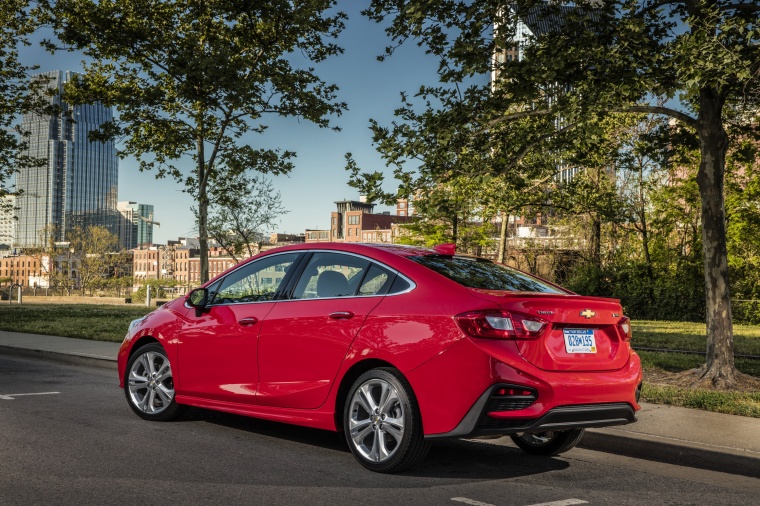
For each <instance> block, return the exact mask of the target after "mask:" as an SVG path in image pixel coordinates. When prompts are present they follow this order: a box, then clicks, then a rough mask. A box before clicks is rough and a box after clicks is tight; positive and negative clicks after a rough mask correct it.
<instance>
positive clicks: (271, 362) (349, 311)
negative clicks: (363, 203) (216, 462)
mask: <svg viewBox="0 0 760 506" xmlns="http://www.w3.org/2000/svg"><path fill="white" fill-rule="evenodd" d="M304 262H306V260H305V259H304ZM393 277H394V274H393V273H391V272H390V271H388V270H387V269H384V268H382V267H380V266H378V265H377V264H375V263H373V262H371V261H370V260H369V259H367V258H364V257H360V256H357V255H349V254H345V253H336V252H315V253H314V254H313V255H312V256H311V258H310V259H309V260H308V263H307V265H306V267H305V269H304V270H303V273H302V274H301V276H300V278H299V279H298V280H297V282H296V280H294V281H293V285H294V288H293V290H292V294H290V299H289V300H283V301H281V302H278V303H277V305H276V306H275V307H274V309H273V310H272V311H271V312H270V313H269V315H268V316H267V318H266V321H265V322H264V323H263V325H262V328H261V333H260V335H259V375H260V385H259V394H258V399H259V402H260V403H261V404H262V405H267V406H278V407H287V408H300V409H312V408H317V407H319V406H321V405H322V404H323V403H324V401H325V399H326V398H327V395H328V393H329V391H330V387H331V385H332V382H333V380H334V379H335V377H336V375H337V373H338V370H339V369H340V366H341V364H342V362H343V359H344V358H345V356H346V353H347V352H348V349H349V347H350V346H351V343H352V342H353V340H354V338H355V337H356V335H357V333H358V332H359V329H360V328H361V326H362V324H363V323H364V320H365V319H366V317H367V315H368V314H369V313H370V312H371V311H372V309H373V308H374V307H375V306H377V304H378V303H379V302H380V300H382V293H383V290H385V291H387V285H389V284H390V283H392V281H393V279H392V278H393Z"/></svg>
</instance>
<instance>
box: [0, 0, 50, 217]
mask: <svg viewBox="0 0 760 506" xmlns="http://www.w3.org/2000/svg"><path fill="white" fill-rule="evenodd" d="M33 3H34V2H31V1H29V0H7V1H4V2H2V3H1V4H0V26H2V29H1V30H0V90H2V91H1V92H0V199H2V197H4V196H5V195H7V194H9V193H12V192H11V191H10V188H9V187H8V183H7V182H8V180H9V179H10V176H11V175H12V174H13V173H14V172H17V171H19V170H23V169H25V168H28V167H34V166H38V165H41V164H44V163H45V162H46V161H45V160H39V159H36V158H34V157H31V156H29V155H28V153H27V152H26V148H27V142H26V138H27V137H28V135H29V133H28V132H24V131H22V130H21V127H20V125H19V124H18V119H19V117H20V116H21V115H22V114H25V113H30V112H43V111H44V110H45V107H46V104H45V100H44V97H43V96H42V94H41V93H39V90H41V89H42V86H43V84H44V83H42V82H41V81H40V80H31V79H30V76H29V74H30V72H31V71H33V70H34V69H35V68H36V67H30V66H26V65H23V64H22V63H21V61H20V60H19V52H18V47H19V45H28V44H29V41H28V36H29V35H30V34H31V33H33V32H34V31H35V30H36V29H37V27H38V26H39V24H40V22H41V18H40V15H41V12H40V10H39V9H37V8H32V7H31V5H32V4H33ZM5 205H7V203H6V202H5V201H3V200H0V206H5ZM0 211H9V209H0Z"/></svg>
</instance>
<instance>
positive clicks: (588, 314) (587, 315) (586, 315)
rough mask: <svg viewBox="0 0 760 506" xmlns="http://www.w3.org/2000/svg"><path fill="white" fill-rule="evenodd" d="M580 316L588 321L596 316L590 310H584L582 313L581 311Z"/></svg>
mask: <svg viewBox="0 0 760 506" xmlns="http://www.w3.org/2000/svg"><path fill="white" fill-rule="evenodd" d="M581 316H582V317H584V318H586V319H587V320H588V319H589V318H593V317H594V316H596V313H595V312H593V311H591V310H590V309H584V310H583V311H581Z"/></svg>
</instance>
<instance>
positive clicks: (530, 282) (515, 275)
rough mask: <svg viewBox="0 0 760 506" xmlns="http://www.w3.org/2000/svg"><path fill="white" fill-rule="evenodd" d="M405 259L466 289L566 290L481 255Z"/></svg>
mask: <svg viewBox="0 0 760 506" xmlns="http://www.w3.org/2000/svg"><path fill="white" fill-rule="evenodd" d="M408 258H409V259H410V260H413V261H415V262H417V263H418V264H421V265H424V266H425V267H427V268H429V269H432V270H434V271H435V272H437V273H439V274H443V275H444V276H446V277H447V278H449V279H452V280H454V281H456V282H457V283H459V284H460V285H464V286H466V287H468V288H481V289H483V290H506V291H511V292H539V293H567V292H565V291H563V290H561V289H559V288H555V287H553V286H552V285H549V284H547V283H545V282H544V281H541V280H540V279H538V278H534V277H533V276H529V275H528V274H525V273H522V272H520V271H516V270H514V269H511V268H509V267H507V266H505V265H500V264H495V263H493V262H491V261H489V260H484V259H482V258H471V257H458V256H453V257H451V256H442V255H426V256H418V257H408Z"/></svg>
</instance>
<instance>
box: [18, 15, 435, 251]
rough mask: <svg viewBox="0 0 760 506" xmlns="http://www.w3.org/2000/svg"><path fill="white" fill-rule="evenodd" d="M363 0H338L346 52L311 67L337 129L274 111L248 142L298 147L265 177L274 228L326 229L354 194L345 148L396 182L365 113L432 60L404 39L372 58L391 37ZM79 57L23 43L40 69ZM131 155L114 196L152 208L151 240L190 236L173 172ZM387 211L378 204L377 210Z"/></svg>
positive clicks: (63, 66) (418, 77) (393, 104)
mask: <svg viewBox="0 0 760 506" xmlns="http://www.w3.org/2000/svg"><path fill="white" fill-rule="evenodd" d="M368 3H369V2H368V1H367V0H339V1H338V7H339V8H340V9H341V10H342V11H344V12H345V13H346V14H347V15H348V17H349V19H348V21H347V22H346V29H345V30H344V31H343V32H342V34H341V36H340V37H339V39H338V44H339V45H340V46H341V47H343V48H344V53H343V54H342V55H340V56H337V57H333V58H331V59H330V60H328V61H326V62H323V63H321V64H320V65H318V66H317V72H318V74H319V75H320V77H321V78H322V79H323V80H325V81H326V82H328V83H334V84H337V85H338V87H339V88H340V90H339V92H338V93H339V99H340V100H342V101H345V102H347V104H348V111H346V112H344V113H343V115H342V116H340V117H338V118H336V119H335V121H334V123H335V124H336V125H338V126H339V127H341V129H342V130H341V131H340V132H334V131H332V130H330V129H320V128H318V127H316V126H315V125H313V124H311V123H309V122H306V121H303V120H302V121H299V120H298V119H296V118H283V119H280V118H272V119H270V120H268V121H265V124H267V125H269V129H268V130H267V131H266V132H265V133H264V134H263V135H257V136H255V137H254V138H252V139H251V141H252V142H251V144H252V145H253V146H254V147H266V148H280V149H282V150H291V151H295V152H296V153H297V158H296V159H295V168H294V169H293V171H291V173H290V174H289V175H288V176H276V177H270V179H271V180H272V182H273V183H274V186H275V189H276V190H277V191H279V192H280V194H281V200H282V205H283V207H284V208H285V209H286V210H288V211H289V212H288V213H287V214H284V215H283V216H282V217H281V218H280V223H279V226H278V227H277V229H276V230H275V231H276V232H282V233H292V234H295V233H303V232H304V230H306V229H327V228H329V221H330V213H331V212H332V211H334V210H335V204H334V202H335V201H338V200H345V199H348V200H358V197H359V195H358V192H357V191H356V190H355V189H353V188H351V187H349V186H348V184H347V181H348V172H347V171H346V170H345V159H344V155H345V153H346V152H351V153H353V155H354V158H355V159H356V160H357V163H358V164H359V166H360V167H361V168H362V170H363V171H368V172H373V171H376V170H379V171H384V172H386V174H387V177H386V188H385V189H386V190H392V189H394V188H395V185H394V184H393V178H392V171H391V169H389V168H385V165H384V162H383V161H382V159H381V158H380V156H379V154H378V153H377V152H376V151H375V149H374V147H373V146H372V135H371V132H370V130H369V119H370V118H374V119H376V120H378V121H379V122H380V124H382V125H390V123H391V121H392V120H393V110H394V109H396V108H397V107H399V106H400V105H401V101H400V92H402V91H407V92H411V93H413V92H414V91H416V90H418V89H419V87H420V86H421V85H423V84H433V83H435V82H436V73H435V71H436V68H437V61H436V60H435V59H434V58H432V57H430V56H428V55H425V54H424V50H423V49H421V48H418V47H417V46H416V45H415V44H413V43H407V44H405V45H404V46H402V47H401V48H400V49H399V50H397V51H396V52H395V53H394V55H393V56H392V57H391V58H387V59H386V60H385V61H384V62H379V61H377V58H376V57H377V56H378V55H380V54H382V53H383V51H384V48H385V47H386V46H388V45H389V43H390V41H389V39H388V38H387V36H386V35H385V32H384V31H383V27H382V26H381V25H378V24H376V23H374V22H371V21H369V20H367V19H366V18H365V17H363V16H361V15H360V11H361V9H362V8H364V7H365V6H366V5H367V4H368ZM82 59H83V56H82V55H81V54H76V53H73V54H72V53H59V54H56V55H50V54H49V53H47V52H45V51H43V50H42V49H40V48H39V47H37V46H33V47H30V48H25V49H23V51H22V60H23V62H24V63H25V64H27V65H32V64H35V65H39V66H40V69H39V71H40V72H45V71H50V70H63V71H67V70H69V71H75V72H77V71H82V64H81V61H82ZM137 166H138V165H137V162H136V160H134V159H129V158H127V159H123V160H120V161H119V201H126V200H129V201H136V202H139V203H144V204H152V205H153V206H154V207H155V212H154V220H155V221H157V222H159V223H160V227H158V228H154V229H153V237H154V242H156V243H166V241H167V240H169V239H176V238H177V237H188V236H193V235H196V234H195V232H194V229H195V224H194V218H193V215H192V212H191V207H192V206H193V205H194V202H193V199H192V198H191V197H190V196H189V195H187V194H186V193H183V192H182V191H181V188H182V186H181V185H180V184H179V183H176V182H175V181H174V180H173V179H159V180H157V179H156V178H155V173H153V172H144V173H141V172H139V170H138V169H137ZM385 210H390V208H387V207H383V206H380V205H378V206H377V207H376V208H375V212H381V211H385Z"/></svg>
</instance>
